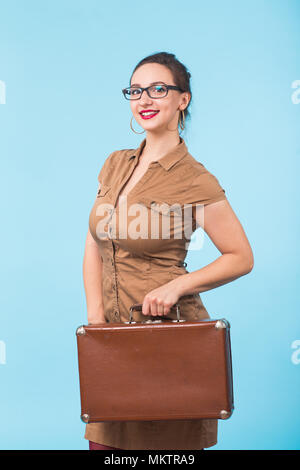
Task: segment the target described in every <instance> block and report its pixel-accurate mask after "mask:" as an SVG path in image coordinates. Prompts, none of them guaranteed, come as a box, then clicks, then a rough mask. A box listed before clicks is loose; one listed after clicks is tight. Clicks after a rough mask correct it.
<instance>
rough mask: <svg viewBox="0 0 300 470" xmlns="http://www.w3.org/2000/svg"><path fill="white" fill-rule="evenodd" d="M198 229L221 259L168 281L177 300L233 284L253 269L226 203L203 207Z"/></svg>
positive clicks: (238, 225)
mask: <svg viewBox="0 0 300 470" xmlns="http://www.w3.org/2000/svg"><path fill="white" fill-rule="evenodd" d="M196 220H197V223H198V224H199V225H201V222H200V220H199V221H198V219H196ZM201 226H202V225H201ZM202 228H203V229H204V230H205V232H206V233H207V235H208V236H209V237H210V239H211V240H212V242H213V243H214V245H215V246H216V247H217V248H218V250H219V251H220V252H221V253H222V255H221V256H220V257H219V258H217V259H216V260H215V261H213V262H212V263H210V264H208V265H207V266H205V267H204V268H202V269H199V270H198V271H194V272H192V273H188V274H184V275H182V276H179V277H178V278H177V279H174V280H173V281H171V283H172V284H173V285H174V287H175V289H176V290H177V292H178V294H179V296H180V297H181V296H183V295H188V294H196V293H200V292H205V291H208V290H211V289H214V288H215V287H219V286H221V285H223V284H227V283H229V282H231V281H234V280H235V279H237V278H239V277H241V276H244V275H245V274H248V273H249V272H250V271H251V270H252V268H253V265H254V258H253V252H252V249H251V246H250V244H249V242H248V239H247V237H246V234H245V232H244V230H243V227H242V225H241V223H240V222H239V220H238V218H237V216H236V215H235V213H234V211H233V210H232V208H231V206H230V204H229V202H228V200H222V201H218V202H216V203H213V204H208V205H206V206H204V225H203V226H202Z"/></svg>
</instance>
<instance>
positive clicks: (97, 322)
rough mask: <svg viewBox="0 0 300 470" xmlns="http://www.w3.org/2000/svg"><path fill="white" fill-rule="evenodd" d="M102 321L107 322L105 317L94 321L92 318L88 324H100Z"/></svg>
mask: <svg viewBox="0 0 300 470" xmlns="http://www.w3.org/2000/svg"><path fill="white" fill-rule="evenodd" d="M102 323H106V320H104V319H101V320H93V321H92V320H90V321H89V322H88V325H100V324H102Z"/></svg>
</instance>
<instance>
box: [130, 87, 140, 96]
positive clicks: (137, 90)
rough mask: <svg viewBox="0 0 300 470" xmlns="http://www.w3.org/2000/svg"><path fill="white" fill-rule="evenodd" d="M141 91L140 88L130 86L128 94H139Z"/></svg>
mask: <svg viewBox="0 0 300 470" xmlns="http://www.w3.org/2000/svg"><path fill="white" fill-rule="evenodd" d="M140 93H141V90H140V89H139V88H130V89H129V95H139V94H140Z"/></svg>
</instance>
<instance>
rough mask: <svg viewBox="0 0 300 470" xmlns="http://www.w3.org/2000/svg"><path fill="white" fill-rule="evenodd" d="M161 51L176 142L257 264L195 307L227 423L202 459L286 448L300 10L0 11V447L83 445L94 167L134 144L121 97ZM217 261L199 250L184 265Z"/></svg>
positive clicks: (294, 365) (289, 438) (292, 385)
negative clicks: (212, 355) (229, 396)
mask: <svg viewBox="0 0 300 470" xmlns="http://www.w3.org/2000/svg"><path fill="white" fill-rule="evenodd" d="M160 51H167V52H172V53H175V54H176V56H177V57H178V59H179V60H181V61H182V62H183V63H184V64H185V65H186V66H187V67H188V69H189V70H190V72H191V74H192V81H191V85H192V92H193V102H192V105H191V108H190V110H191V113H192V120H191V121H190V122H188V127H187V131H186V132H185V133H184V134H183V137H184V139H185V142H186V144H187V146H188V148H189V151H190V153H191V154H192V155H193V156H194V157H195V158H196V159H197V160H199V161H200V162H202V163H203V164H204V165H205V166H206V167H207V168H208V169H209V170H210V171H211V172H212V173H213V174H215V175H216V176H217V178H218V179H219V181H220V183H221V185H222V186H223V187H224V189H225V190H226V195H227V197H228V199H229V201H230V203H231V206H232V208H233V209H234V211H235V213H236V215H237V216H238V218H239V220H240V222H241V223H242V225H243V227H244V230H245V232H246V234H247V237H248V239H249V241H250V244H251V246H252V249H253V252H254V258H255V265H254V269H253V270H252V272H251V273H250V274H248V275H247V276H243V277H241V278H239V279H238V280H236V281H234V282H232V283H230V284H226V285H224V286H222V287H219V288H218V289H214V290H211V291H208V292H205V293H203V294H201V297H202V299H203V302H204V304H205V306H206V308H207V310H208V312H209V313H210V315H211V317H212V318H222V317H225V318H227V319H228V320H229V321H230V323H231V338H232V353H233V374H234V392H235V397H234V398H235V410H234V413H233V415H232V417H231V418H230V419H229V420H228V421H219V436H218V439H219V442H218V444H217V445H216V446H214V447H212V448H211V449H299V448H300V433H299V426H300V410H299V389H300V380H299V378H300V343H299V342H298V346H297V348H298V349H293V347H292V343H293V342H295V341H297V340H298V341H299V340H300V327H299V295H298V293H299V263H298V262H297V261H298V258H299V219H298V207H299V191H298V183H299V177H298V173H299V157H300V145H299V124H300V103H298V102H299V101H300V90H299V88H298V89H293V88H292V84H293V83H294V82H295V81H296V80H300V62H299V51H300V2H299V1H297V0H281V1H279V0H244V1H232V0H231V1H217V0H213V1H199V0H194V1H189V2H185V3H183V2H182V1H181V0H180V1H179V0H175V1H174V0H173V1H170V0H164V1H163V2H158V1H156V0H152V1H151V3H148V4H147V3H146V4H143V3H141V2H140V1H136V0H134V1H131V2H124V1H116V0H111V1H109V2H100V1H96V0H94V1H93V0H84V1H83V0H82V1H78V0H77V1H74V0H72V1H68V0H63V1H61V0H60V1H58V0H52V1H43V2H40V1H38V0H36V1H34V0H27V1H26V2H25V1H21V0H20V1H16V0H10V1H9V2H1V3H0V80H2V81H3V82H5V86H6V100H5V103H2V104H1V105H0V133H1V135H0V152H1V163H0V165H1V167H0V175H1V185H0V191H1V217H2V229H1V287H2V289H1V330H0V340H1V342H2V343H1V354H2V356H0V357H2V360H1V362H2V363H1V364H0V377H1V379H0V380H1V385H0V408H1V409H0V416H1V421H0V447H1V449H87V448H88V441H86V440H85V439H84V438H83V434H84V428H85V425H84V424H83V423H82V421H81V420H80V396H79V379H78V370H77V346H76V336H75V330H76V328H77V326H79V325H81V324H83V323H86V320H87V319H86V305H85V295H84V288H83V279H82V261H83V254H84V242H85V237H86V232H87V229H88V216H89V212H90V210H91V207H92V205H93V202H94V198H95V194H96V189H97V186H98V182H97V175H98V172H99V171H100V169H101V167H102V164H103V162H104V160H105V159H106V157H107V156H108V155H109V154H110V153H111V152H112V151H113V150H117V149H122V148H136V147H137V146H138V145H139V143H140V141H141V139H142V138H144V134H142V135H140V136H139V135H136V134H134V133H133V132H132V131H131V129H130V125H129V123H130V118H131V112H130V106H129V103H128V102H126V101H125V100H124V98H123V96H122V94H121V89H122V88H123V87H125V86H128V82H129V77H130V75H131V73H132V70H133V68H134V66H135V65H136V63H137V62H138V61H139V60H141V59H142V58H143V57H145V56H147V55H149V54H152V53H154V52H160ZM297 86H298V87H300V82H299V83H298V85H297ZM134 127H135V129H136V130H142V129H141V128H140V127H139V126H138V125H137V123H136V122H135V121H134ZM200 230H201V229H200ZM219 255H220V253H219V252H218V250H217V249H216V248H215V246H214V245H213V244H212V242H211V241H210V239H209V238H208V237H207V236H205V243H204V246H203V249H202V250H201V251H200V252H193V251H190V252H189V254H188V257H187V260H186V261H187V263H188V267H187V269H188V270H189V271H194V270H197V269H200V268H201V267H202V266H205V265H206V264H208V263H210V262H211V261H213V260H214V259H215V258H216V257H218V256H219ZM295 344H296V343H295ZM293 354H294V356H293ZM293 357H294V360H293Z"/></svg>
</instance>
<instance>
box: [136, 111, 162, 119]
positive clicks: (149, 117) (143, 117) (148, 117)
mask: <svg viewBox="0 0 300 470" xmlns="http://www.w3.org/2000/svg"><path fill="white" fill-rule="evenodd" d="M150 112H153V113H155V114H152V116H151V115H150V116H144V115H143V113H150ZM158 113H159V109H144V110H143V111H140V113H139V114H140V116H141V118H142V119H152V118H153V117H154V116H157V114H158Z"/></svg>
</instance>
